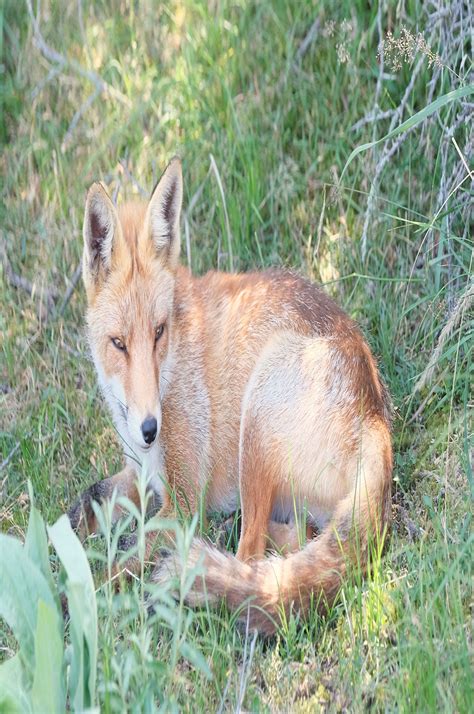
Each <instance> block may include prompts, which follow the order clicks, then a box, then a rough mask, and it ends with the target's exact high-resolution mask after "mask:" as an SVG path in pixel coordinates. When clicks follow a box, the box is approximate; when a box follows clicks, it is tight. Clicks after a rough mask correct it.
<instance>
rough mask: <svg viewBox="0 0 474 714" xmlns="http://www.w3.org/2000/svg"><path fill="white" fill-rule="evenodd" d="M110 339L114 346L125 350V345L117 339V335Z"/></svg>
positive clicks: (122, 350)
mask: <svg viewBox="0 0 474 714" xmlns="http://www.w3.org/2000/svg"><path fill="white" fill-rule="evenodd" d="M110 339H111V340H112V344H113V346H114V347H116V348H117V349H118V350H120V351H121V352H126V350H127V348H126V347H125V345H124V343H123V342H122V340H119V338H118V337H111V338H110Z"/></svg>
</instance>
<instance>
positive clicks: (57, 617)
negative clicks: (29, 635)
mask: <svg viewBox="0 0 474 714" xmlns="http://www.w3.org/2000/svg"><path fill="white" fill-rule="evenodd" d="M63 652H64V637H63V625H62V614H60V611H58V609H57V608H54V609H53V608H51V607H50V606H49V605H47V604H46V603H45V602H44V601H43V600H40V601H39V603H38V619H37V625H36V634H35V674H34V679H33V687H32V690H31V701H32V704H33V709H34V711H35V712H51V713H53V712H59V714H61V712H64V710H65V700H66V697H65V691H64V682H65V677H64V666H63Z"/></svg>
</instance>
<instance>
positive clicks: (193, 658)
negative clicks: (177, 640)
mask: <svg viewBox="0 0 474 714" xmlns="http://www.w3.org/2000/svg"><path fill="white" fill-rule="evenodd" d="M179 650H180V652H181V655H182V656H183V657H184V658H185V659H187V660H188V662H190V663H191V664H192V665H193V667H196V669H198V670H199V671H200V672H202V674H203V675H204V676H205V677H207V679H212V672H211V670H210V669H209V665H208V663H207V662H206V659H205V657H204V655H203V654H202V652H199V650H198V649H196V647H194V646H193V645H191V644H189V642H181V644H180V646H179Z"/></svg>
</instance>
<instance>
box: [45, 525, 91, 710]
mask: <svg viewBox="0 0 474 714" xmlns="http://www.w3.org/2000/svg"><path fill="white" fill-rule="evenodd" d="M48 533H49V537H50V539H51V542H52V544H53V546H54V547H55V549H56V552H57V554H58V556H59V559H60V560H61V563H62V565H63V566H64V569H65V571H66V575H67V580H66V595H67V599H68V605H69V616H70V618H71V621H70V632H71V643H72V649H73V654H72V657H71V669H70V679H69V690H70V698H71V702H72V704H73V708H74V710H75V711H81V712H82V711H83V710H84V709H87V708H90V707H93V706H94V702H95V680H96V669H97V608H96V598H95V589H94V581H93V579H92V574H91V571H90V567H89V563H88V561H87V557H86V554H85V551H84V549H83V547H82V545H81V543H80V541H79V539H78V538H77V536H76V535H75V533H74V532H73V530H72V528H71V524H70V523H69V518H68V517H67V516H66V515H63V516H61V518H59V519H58V520H57V521H56V523H55V524H54V525H53V526H51V527H49V528H48Z"/></svg>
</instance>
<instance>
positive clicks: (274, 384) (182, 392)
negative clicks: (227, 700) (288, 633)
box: [69, 157, 393, 635]
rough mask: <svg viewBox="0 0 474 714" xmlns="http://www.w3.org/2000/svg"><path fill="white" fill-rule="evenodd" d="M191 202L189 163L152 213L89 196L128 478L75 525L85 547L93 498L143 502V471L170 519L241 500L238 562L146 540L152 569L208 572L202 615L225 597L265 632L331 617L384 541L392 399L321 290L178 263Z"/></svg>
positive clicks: (283, 277) (160, 192) (113, 398)
mask: <svg viewBox="0 0 474 714" xmlns="http://www.w3.org/2000/svg"><path fill="white" fill-rule="evenodd" d="M182 199H183V178H182V168H181V161H180V159H179V158H177V157H175V158H173V159H172V160H171V161H170V163H169V164H168V166H167V167H166V169H165V171H164V173H163V175H162V176H161V178H160V180H159V181H158V183H157V185H156V187H155V188H154V190H153V192H152V194H151V198H150V200H149V201H148V202H125V203H123V204H120V205H119V206H118V207H116V206H115V205H114V203H113V202H112V200H111V198H110V197H109V195H108V193H107V190H106V188H105V186H104V184H102V183H100V182H99V183H94V184H93V185H92V186H91V188H90V189H89V191H88V194H87V198H86V204H85V214H84V224H83V239H84V246H83V263H82V274H83V282H84V286H85V291H86V296H87V311H86V329H87V336H88V341H89V345H90V349H91V354H92V358H93V362H94V364H95V368H96V372H97V376H98V381H99V384H100V387H101V390H102V392H103V395H104V397H105V400H106V402H107V404H108V407H109V409H110V412H111V415H112V417H113V421H114V423H115V427H116V429H117V432H118V434H119V436H120V438H121V441H122V442H123V446H124V468H123V470H122V471H120V472H119V473H117V474H116V475H113V476H110V477H109V478H107V479H104V480H103V481H100V482H98V483H96V484H94V485H93V486H91V487H90V488H88V489H87V490H86V491H85V492H84V493H83V494H82V496H80V497H79V499H78V500H77V502H76V503H75V504H74V505H73V506H72V508H71V509H70V511H69V518H70V521H71V524H72V525H73V527H74V528H75V529H76V530H77V532H78V533H80V535H81V537H84V536H85V534H86V533H90V532H93V531H96V530H97V529H98V523H97V520H96V516H95V511H94V508H93V505H92V504H93V502H94V501H96V502H99V503H101V502H103V501H105V500H107V499H110V498H111V497H112V494H114V492H115V493H116V494H118V495H120V496H126V497H127V498H129V499H131V500H132V501H133V502H134V503H135V504H136V505H137V506H139V504H140V493H139V487H138V476H139V474H140V473H142V474H143V473H144V474H145V477H146V482H147V487H148V489H149V490H150V493H152V494H153V495H155V496H156V497H157V499H158V501H159V503H160V508H159V512H158V515H159V516H161V517H163V518H170V517H171V518H175V517H177V515H178V514H183V513H185V514H189V515H192V514H194V513H196V512H197V511H198V509H199V508H200V503H201V504H202V503H203V502H204V509H205V511H206V512H210V511H212V512H220V513H224V514H233V513H235V511H236V509H237V508H238V507H239V506H240V509H241V532H240V537H239V542H238V548H237V551H236V553H235V554H233V553H231V552H227V551H224V550H222V549H221V548H219V547H218V546H217V545H215V544H212V543H210V542H208V541H207V540H205V539H203V538H199V537H196V538H194V540H193V543H192V546H191V549H190V552H189V557H188V560H187V563H183V562H181V561H180V558H179V556H178V554H177V553H176V550H175V549H174V550H173V548H172V549H171V550H168V551H167V552H166V553H165V554H162V552H161V551H160V552H158V554H156V553H154V548H155V550H156V542H157V532H155V531H150V532H149V533H147V535H146V539H147V540H146V558H147V559H152V560H154V559H155V558H156V563H155V568H154V570H153V574H152V580H154V581H155V582H159V583H164V582H168V581H169V580H170V578H173V577H175V576H176V575H179V573H180V572H181V570H182V569H183V568H184V567H193V566H194V565H197V564H202V571H200V572H202V574H201V575H199V576H198V577H196V579H195V581H194V584H193V586H192V589H191V591H190V593H189V594H188V596H187V600H188V602H189V604H190V605H191V606H197V605H200V604H203V603H206V602H208V603H211V604H212V603H217V602H219V601H224V602H225V603H226V605H227V607H228V608H230V610H231V611H235V612H236V613H238V614H239V613H240V615H238V616H240V617H241V618H244V620H245V621H246V622H248V624H249V626H250V627H252V628H255V629H257V630H259V631H260V632H262V633H263V634H267V635H268V634H272V633H273V632H275V630H276V629H277V628H278V626H279V624H281V622H282V621H283V620H284V618H285V617H288V616H289V615H290V613H291V612H293V611H294V612H295V613H298V617H299V616H301V617H303V618H304V617H305V616H306V615H308V613H309V612H310V610H311V607H312V606H313V605H312V604H314V603H315V604H316V607H317V608H318V609H319V610H320V611H321V612H323V611H327V609H328V608H329V607H331V605H332V604H333V603H334V601H335V600H336V598H337V595H338V593H339V591H340V589H341V587H342V585H343V583H344V579H345V577H347V575H348V571H349V568H350V567H352V566H354V564H355V565H357V567H358V568H360V569H361V570H362V571H363V572H365V571H366V570H367V568H368V564H369V561H370V548H371V543H375V542H376V543H383V541H384V539H385V537H386V535H387V533H388V530H389V526H390V516H391V484H392V469H393V456H392V443H391V405H390V398H389V395H388V391H387V389H386V387H385V385H384V383H383V381H382V379H381V377H380V374H379V371H378V367H377V364H376V361H375V358H374V356H373V355H372V352H371V350H370V348H369V346H368V344H367V342H366V341H365V339H364V337H363V335H362V332H361V331H360V329H359V328H358V327H357V325H356V324H355V322H354V321H353V320H352V319H351V318H350V317H349V316H348V315H347V314H346V313H345V312H344V311H343V310H342V309H341V308H340V307H338V305H337V304H336V303H335V302H334V301H333V300H332V298H331V297H329V295H328V294H326V292H325V291H324V290H323V289H322V288H321V287H319V286H317V285H316V284H314V283H312V282H310V281H309V280H307V279H305V278H304V277H301V276H300V275H298V274H296V273H294V272H291V271H287V270H281V269H272V270H266V271H260V272H248V273H240V274H239V273H226V272H221V271H210V272H208V273H206V274H205V275H203V276H194V275H192V273H191V271H190V269H188V268H187V267H185V266H183V265H181V264H180V261H179V254H180V214H181V208H182ZM203 499H204V501H203ZM119 516H120V507H119V506H115V511H114V518H118V517H119ZM301 520H303V521H304V523H303V538H302V537H301V532H300V531H301V528H299V524H301ZM301 540H303V541H304V542H303V543H301Z"/></svg>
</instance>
